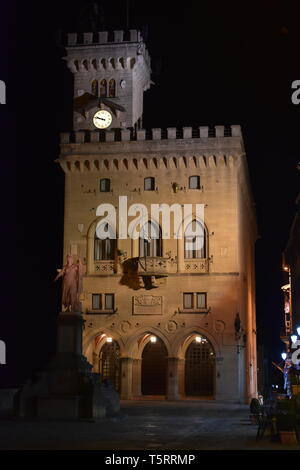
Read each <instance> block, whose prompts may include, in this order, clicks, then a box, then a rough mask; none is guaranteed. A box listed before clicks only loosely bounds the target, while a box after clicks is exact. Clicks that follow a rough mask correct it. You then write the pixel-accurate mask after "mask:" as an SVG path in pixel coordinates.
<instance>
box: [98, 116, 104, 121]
mask: <svg viewBox="0 0 300 470" xmlns="http://www.w3.org/2000/svg"><path fill="white" fill-rule="evenodd" d="M96 119H102V121H105V119H104V118H101V117H98V116H96Z"/></svg>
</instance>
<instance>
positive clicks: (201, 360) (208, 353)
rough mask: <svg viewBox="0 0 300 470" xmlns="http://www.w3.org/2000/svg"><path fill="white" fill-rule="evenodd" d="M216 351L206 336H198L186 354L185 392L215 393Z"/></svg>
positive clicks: (209, 394)
mask: <svg viewBox="0 0 300 470" xmlns="http://www.w3.org/2000/svg"><path fill="white" fill-rule="evenodd" d="M214 377H215V352H214V350H213V347H212V345H211V343H210V342H209V341H208V339H207V338H205V337H204V336H196V337H195V339H194V340H193V341H192V342H191V344H190V345H189V346H188V348H187V350H186V354H185V394H186V395H190V396H207V397H211V396H213V395H214Z"/></svg>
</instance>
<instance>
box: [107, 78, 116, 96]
mask: <svg viewBox="0 0 300 470" xmlns="http://www.w3.org/2000/svg"><path fill="white" fill-rule="evenodd" d="M108 96H109V98H115V96H116V81H115V80H114V79H113V78H112V79H111V80H109V82H108Z"/></svg>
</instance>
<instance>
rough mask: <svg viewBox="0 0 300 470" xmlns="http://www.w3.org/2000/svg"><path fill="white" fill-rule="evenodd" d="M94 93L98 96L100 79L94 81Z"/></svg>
mask: <svg viewBox="0 0 300 470" xmlns="http://www.w3.org/2000/svg"><path fill="white" fill-rule="evenodd" d="M92 95H95V96H98V80H93V81H92Z"/></svg>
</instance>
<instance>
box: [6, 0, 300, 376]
mask: <svg viewBox="0 0 300 470" xmlns="http://www.w3.org/2000/svg"><path fill="white" fill-rule="evenodd" d="M86 3H89V2H84V1H83V0H81V1H79V0H77V1H74V0H73V1H70V0H64V1H57V0H52V1H48V2H30V1H27V2H20V4H19V6H17V7H14V5H13V3H11V2H7V6H6V10H7V14H6V15H5V14H3V15H2V16H1V23H2V24H1V56H2V59H1V64H0V71H1V72H0V79H4V80H6V82H7V102H8V104H7V105H5V106H1V109H0V111H1V114H0V118H1V147H3V149H2V152H1V164H2V169H3V171H2V185H1V190H2V194H1V195H2V217H3V218H2V228H3V230H2V236H3V243H2V245H1V246H2V261H3V267H2V279H1V280H2V284H1V285H2V286H5V288H4V289H2V290H3V294H2V302H1V303H2V307H3V309H1V310H2V313H1V314H0V339H4V340H5V341H6V343H7V352H8V358H7V359H8V364H7V366H5V367H3V366H0V367H1V369H0V380H1V382H0V384H1V383H2V384H3V385H10V384H15V383H19V382H20V381H23V380H24V379H25V378H26V377H28V376H29V375H31V374H32V373H33V372H35V371H37V370H40V369H42V368H43V366H44V365H45V363H46V362H47V361H48V359H49V357H50V355H51V353H52V352H53V349H54V344H55V340H54V337H55V319H56V316H57V313H58V311H59V286H58V285H56V284H54V283H53V278H54V276H55V273H56V268H57V267H60V266H61V264H62V227H63V173H62V171H61V170H60V168H59V166H58V165H57V164H55V163H54V160H55V159H56V158H58V153H59V147H58V134H59V132H61V131H64V130H69V129H70V127H71V118H72V112H71V106H72V77H71V75H70V74H69V72H68V71H67V69H66V67H65V64H64V62H63V61H62V60H61V57H62V56H63V49H62V48H59V47H57V46H56V42H55V37H57V36H58V34H57V32H59V31H66V32H67V31H75V30H77V29H79V28H78V17H79V16H80V15H79V13H80V11H81V10H82V6H83V5H85V4H86ZM101 3H102V5H103V8H104V21H105V24H106V26H107V28H108V29H110V30H113V29H123V28H125V27H126V20H125V18H126V15H125V3H126V2H125V1H114V0H111V1H110V2H108V1H103V2H101ZM129 4H130V7H129V22H130V28H134V27H146V30H147V31H148V38H147V45H148V49H149V51H150V54H151V57H152V68H153V77H152V79H153V81H154V82H155V86H154V87H152V88H151V90H149V91H147V93H146V94H145V106H144V109H145V112H144V126H145V127H147V128H151V127H172V126H177V127H182V126H194V127H197V126H199V125H218V124H224V125H226V124H241V125H242V129H243V135H244V140H245V146H246V152H247V156H248V163H249V169H250V175H251V180H252V187H253V193H254V198H255V202H256V210H257V218H258V227H259V235H260V238H259V239H258V241H257V249H256V252H257V259H256V265H257V323H258V331H259V337H260V339H261V340H262V341H263V343H264V344H265V345H266V348H267V349H268V351H269V353H268V354H269V356H270V357H271V358H272V359H273V360H279V357H280V352H281V349H282V346H281V344H282V343H281V342H280V340H279V334H280V328H281V327H282V319H283V317H282V297H281V291H280V286H281V285H282V283H283V280H284V279H283V275H282V271H281V252H282V251H283V249H284V247H285V244H286V242H287V238H288V233H289V229H290V225H291V222H292V219H293V215H294V213H295V204H294V202H295V199H296V195H297V193H298V192H299V188H300V184H299V172H297V170H296V163H297V161H299V160H300V156H299V142H300V139H299V137H300V136H299V134H300V132H299V118H300V105H299V106H295V105H293V104H292V103H291V83H292V81H293V80H296V79H300V65H299V61H300V59H299V57H300V54H299V43H300V32H299V31H300V28H299V18H300V16H299V15H300V11H299V2H298V1H281V2H274V1H266V0H260V1H246V2H245V1H243V2H230V1H228V2H224V1H219V2H211V1H199V0H198V1H188V0H187V1H185V2H180V3H179V2H176V3H175V2H169V1H160V2H158V1H149V2H148V1H147V2H146V1H134V0H131V1H130V2H129ZM177 5H178V6H177ZM1 8H3V12H5V2H4V3H3V7H1ZM81 24H82V23H81ZM13 201H15V205H14V204H13Z"/></svg>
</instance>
